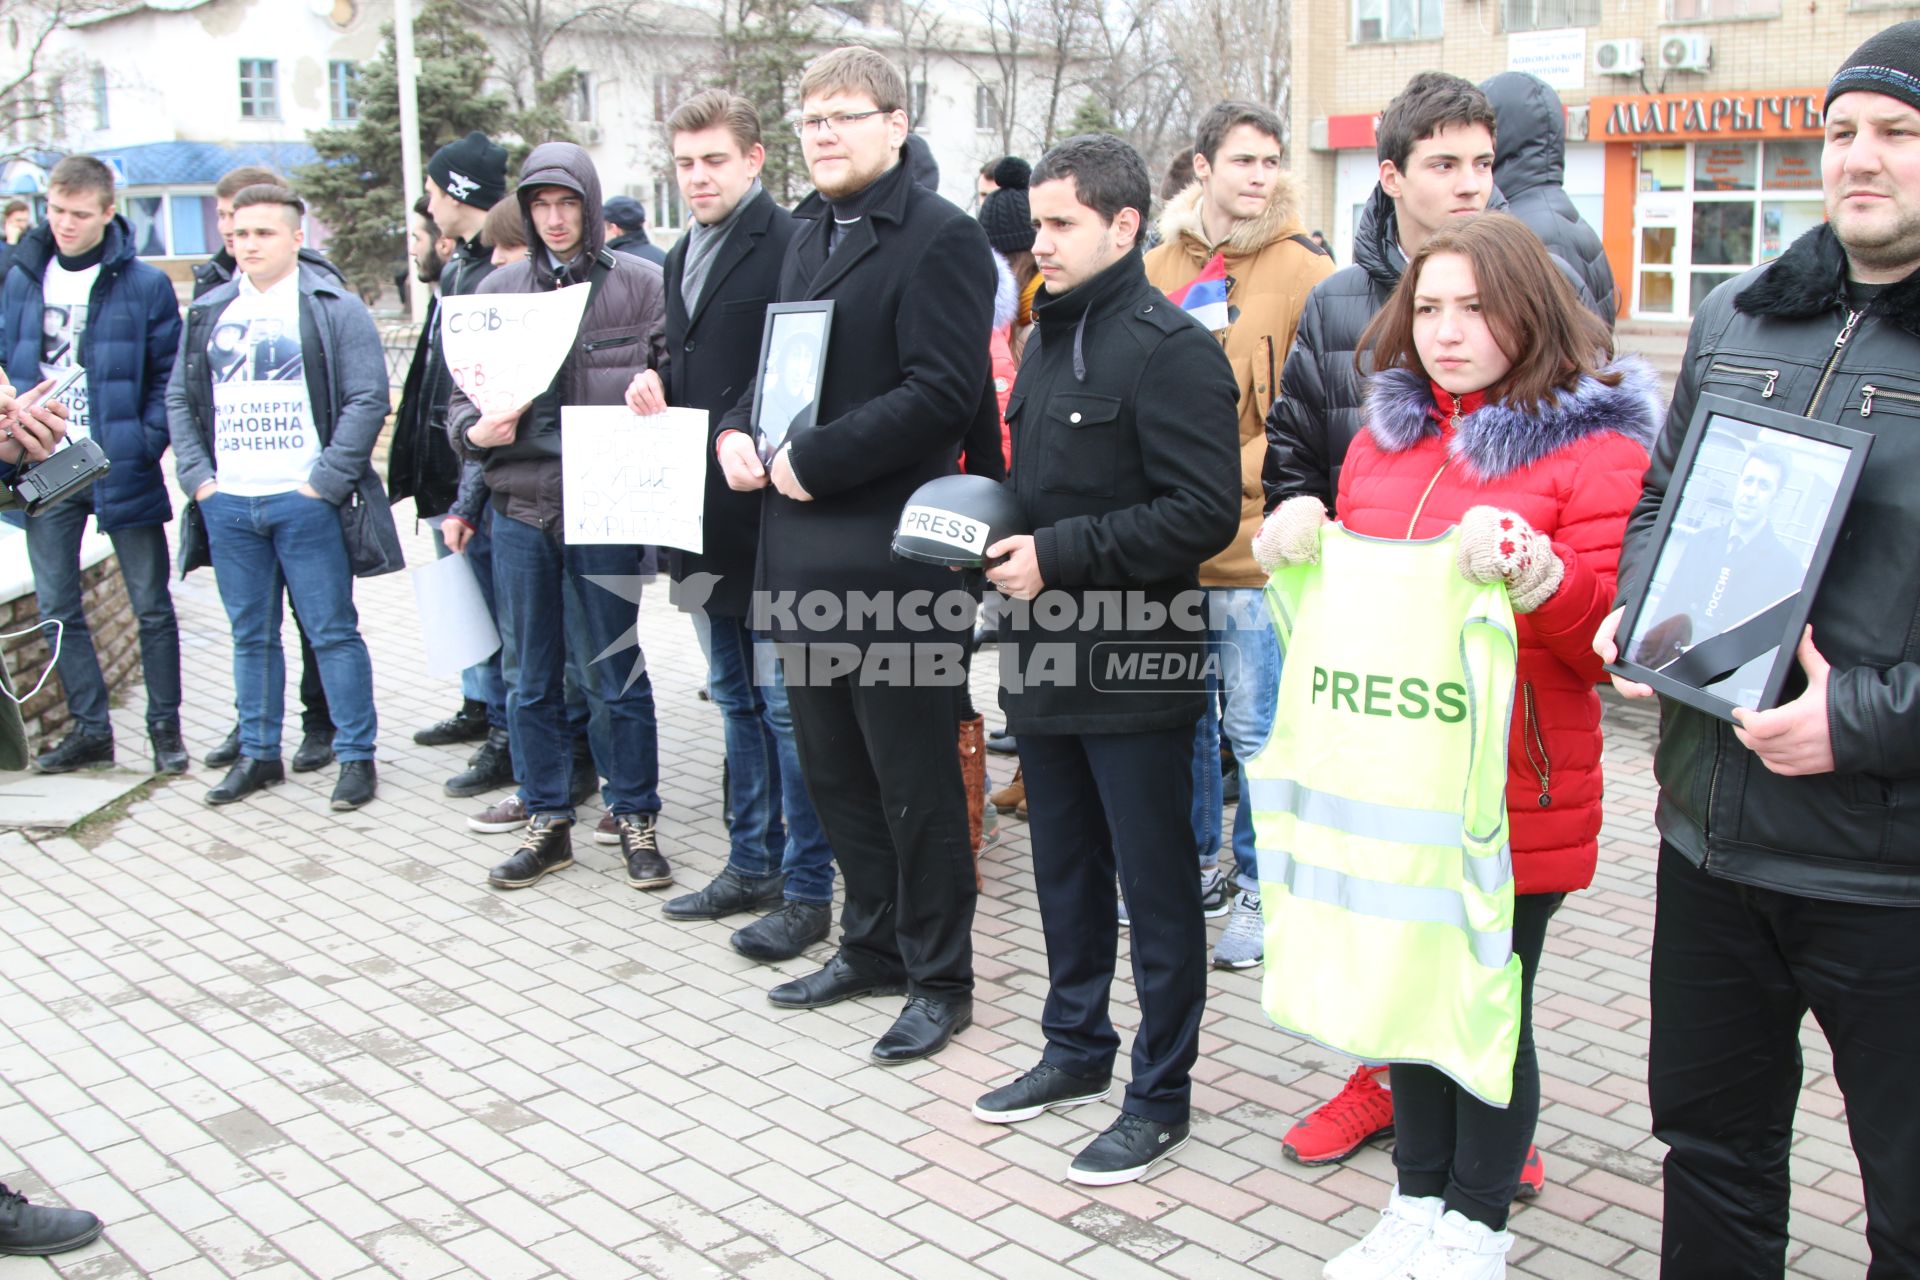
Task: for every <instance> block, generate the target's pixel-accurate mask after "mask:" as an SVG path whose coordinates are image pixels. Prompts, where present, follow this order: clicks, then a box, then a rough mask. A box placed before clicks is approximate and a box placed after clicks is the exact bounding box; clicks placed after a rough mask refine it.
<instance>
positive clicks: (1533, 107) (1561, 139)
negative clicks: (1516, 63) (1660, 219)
mask: <svg viewBox="0 0 1920 1280" xmlns="http://www.w3.org/2000/svg"><path fill="white" fill-rule="evenodd" d="M1480 92H1482V93H1484V94H1486V95H1487V101H1488V102H1491V103H1492V104H1493V114H1494V118H1495V120H1496V121H1497V122H1498V123H1497V124H1496V125H1495V127H1494V131H1493V136H1494V138H1495V147H1494V152H1493V185H1494V186H1496V187H1498V188H1499V190H1500V194H1501V195H1503V196H1505V197H1506V198H1507V212H1508V213H1510V214H1512V215H1513V216H1514V217H1516V218H1518V219H1520V221H1522V222H1524V223H1526V224H1527V226H1528V227H1530V228H1531V229H1532V231H1533V234H1535V235H1537V236H1539V237H1540V239H1541V241H1542V242H1544V243H1545V244H1546V246H1547V251H1548V252H1550V253H1552V254H1553V256H1554V257H1556V258H1558V259H1560V260H1561V261H1562V262H1564V263H1566V264H1567V265H1568V266H1570V267H1572V268H1573V270H1574V274H1575V275H1578V276H1579V277H1580V282H1581V283H1582V284H1584V285H1586V286H1587V292H1588V293H1590V294H1592V295H1593V309H1594V311H1595V312H1596V313H1597V314H1598V315H1599V317H1600V319H1601V320H1603V321H1605V322H1606V326H1607V328H1608V329H1612V328H1613V322H1614V321H1615V320H1616V319H1617V318H1618V317H1619V314H1620V302H1619V296H1618V294H1617V293H1616V291H1615V289H1614V282H1613V267H1612V266H1611V265H1609V264H1608V262H1607V251H1606V249H1605V248H1604V247H1603V246H1602V245H1601V243H1600V234H1599V232H1597V231H1595V230H1594V229H1593V228H1592V227H1591V226H1590V225H1588V223H1587V222H1586V220H1585V219H1583V218H1582V217H1581V216H1580V211H1579V210H1578V209H1576V208H1574V207H1573V201H1572V200H1570V199H1568V198H1567V192H1566V187H1565V185H1564V183H1565V181H1566V172H1567V109H1566V108H1565V107H1563V106H1562V105H1561V104H1560V95H1559V94H1557V93H1555V92H1554V91H1553V90H1552V89H1551V88H1549V87H1548V85H1547V82H1546V81H1544V80H1542V79H1541V78H1540V77H1538V76H1532V75H1528V74H1527V73H1526V72H1524V71H1502V72H1501V73H1500V74H1499V75H1497V76H1493V77H1490V78H1489V79H1487V80H1485V81H1483V82H1482V83H1481V85H1480Z"/></svg>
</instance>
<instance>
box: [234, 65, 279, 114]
mask: <svg viewBox="0 0 1920 1280" xmlns="http://www.w3.org/2000/svg"><path fill="white" fill-rule="evenodd" d="M240 118H241V119H242V120H278V119H279V118H280V73H279V66H278V64H277V63H275V62H274V60H273V59H272V58H242V59H240Z"/></svg>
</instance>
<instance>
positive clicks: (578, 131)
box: [569, 124, 600, 147]
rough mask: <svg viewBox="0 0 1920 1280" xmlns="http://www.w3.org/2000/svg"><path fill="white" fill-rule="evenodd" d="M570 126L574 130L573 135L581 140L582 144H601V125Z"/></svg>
mask: <svg viewBox="0 0 1920 1280" xmlns="http://www.w3.org/2000/svg"><path fill="white" fill-rule="evenodd" d="M569 127H570V128H571V129H572V130H573V136H574V137H576V138H578V139H579V140H580V145H581V146H583V147H597V146H599V145H600V126H599V125H597V124H575V125H571V126H569Z"/></svg>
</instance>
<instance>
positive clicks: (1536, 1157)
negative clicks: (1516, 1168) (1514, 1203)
mask: <svg viewBox="0 0 1920 1280" xmlns="http://www.w3.org/2000/svg"><path fill="white" fill-rule="evenodd" d="M1546 1186H1547V1166H1546V1165H1544V1164H1542V1163H1541V1162H1540V1148H1538V1147H1528V1148H1527V1162H1526V1163H1525V1164H1523V1165H1521V1166H1520V1189H1519V1190H1518V1191H1516V1192H1514V1193H1513V1194H1514V1196H1515V1198H1516V1199H1520V1200H1531V1199H1533V1198H1534V1197H1535V1196H1537V1195H1539V1194H1540V1193H1541V1192H1542V1191H1544V1190H1546Z"/></svg>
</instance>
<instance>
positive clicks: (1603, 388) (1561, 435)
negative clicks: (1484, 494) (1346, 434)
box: [1366, 356, 1660, 483]
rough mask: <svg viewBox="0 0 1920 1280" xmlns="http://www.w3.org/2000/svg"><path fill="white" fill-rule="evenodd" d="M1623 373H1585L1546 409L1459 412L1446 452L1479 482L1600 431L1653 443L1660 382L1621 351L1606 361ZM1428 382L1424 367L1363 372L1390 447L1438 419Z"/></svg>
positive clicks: (1374, 430)
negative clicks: (1605, 377) (1615, 377)
mask: <svg viewBox="0 0 1920 1280" xmlns="http://www.w3.org/2000/svg"><path fill="white" fill-rule="evenodd" d="M1607 367H1608V368H1609V369H1610V370H1612V371H1614V372H1617V373H1619V374H1620V375H1621V379H1620V384H1619V385H1618V386H1613V387H1610V386H1608V385H1607V384H1606V383H1604V382H1602V381H1600V380H1599V379H1598V378H1595V377H1591V376H1589V377H1583V378H1581V379H1580V383H1579V385H1578V386H1576V387H1574V388H1573V389H1572V390H1571V391H1562V392H1560V393H1559V394H1558V395H1557V396H1556V397H1555V399H1554V403H1553V404H1552V405H1551V406H1549V407H1548V408H1547V409H1545V410H1544V411H1540V412H1523V411H1521V410H1518V409H1513V408H1509V407H1507V406H1506V405H1495V404H1490V405H1486V406H1484V407H1482V408H1480V409H1477V410H1475V411H1474V412H1472V413H1470V414H1468V415H1467V416H1466V417H1464V418H1462V419H1460V426H1459V429H1458V430H1457V431H1455V432H1454V435H1453V439H1452V440H1450V441H1449V442H1448V444H1447V456H1448V457H1449V458H1450V459H1452V460H1454V461H1456V462H1459V463H1461V464H1463V466H1464V467H1465V468H1466V470H1467V471H1468V473H1469V474H1470V475H1471V477H1472V478H1473V479H1474V480H1475V481H1477V482H1480V483H1485V482H1487V481H1490V480H1497V479H1499V478H1500V477H1502V476H1507V475H1511V474H1513V473H1514V472H1516V471H1520V470H1522V469H1524V468H1526V467H1530V466H1532V465H1533V464H1534V463H1536V462H1539V461H1540V460H1541V459H1542V458H1545V457H1548V456H1549V455H1551V454H1554V453H1557V452H1559V451H1560V450H1561V449H1564V448H1566V447H1567V446H1568V445H1570V444H1574V443H1576V442H1577V441H1580V440H1583V439H1585V438H1586V437H1588V436H1591V435H1596V434H1598V433H1600V432H1602V431H1618V432H1620V433H1621V434H1622V435H1625V436H1627V437H1629V438H1630V439H1632V440H1633V441H1635V442H1636V443H1638V444H1639V445H1640V446H1641V447H1643V448H1651V447H1652V445H1653V437H1654V433H1655V431H1656V430H1657V429H1658V426H1659V422H1660V383H1659V379H1658V378H1656V377H1655V375H1654V372H1653V368H1652V367H1651V366H1650V365H1648V364H1647V362H1646V361H1645V360H1642V359H1641V358H1640V357H1638V356H1622V357H1621V358H1619V359H1618V360H1615V361H1614V362H1613V363H1612V364H1610V365H1608V366H1607ZM1433 404H1434V401H1433V389H1432V386H1431V385H1430V384H1429V383H1428V381H1427V377H1426V375H1425V374H1424V373H1421V372H1418V371H1417V370H1413V369H1384V370H1382V371H1381V372H1379V373H1376V374H1374V375H1373V376H1372V377H1370V378H1368V379H1367V398H1366V422H1367V432H1368V434H1369V435H1371V436H1372V437H1373V442H1374V444H1376V445H1378V446H1379V447H1380V449H1381V450H1383V451H1384V452H1387V453H1400V452H1403V451H1405V450H1407V449H1411V448H1412V447H1413V446H1414V445H1416V444H1418V443H1419V442H1420V441H1421V440H1423V439H1425V438H1426V437H1427V436H1430V435H1437V434H1439V431H1440V424H1439V423H1437V422H1435V421H1434V419H1433V414H1432V410H1433Z"/></svg>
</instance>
